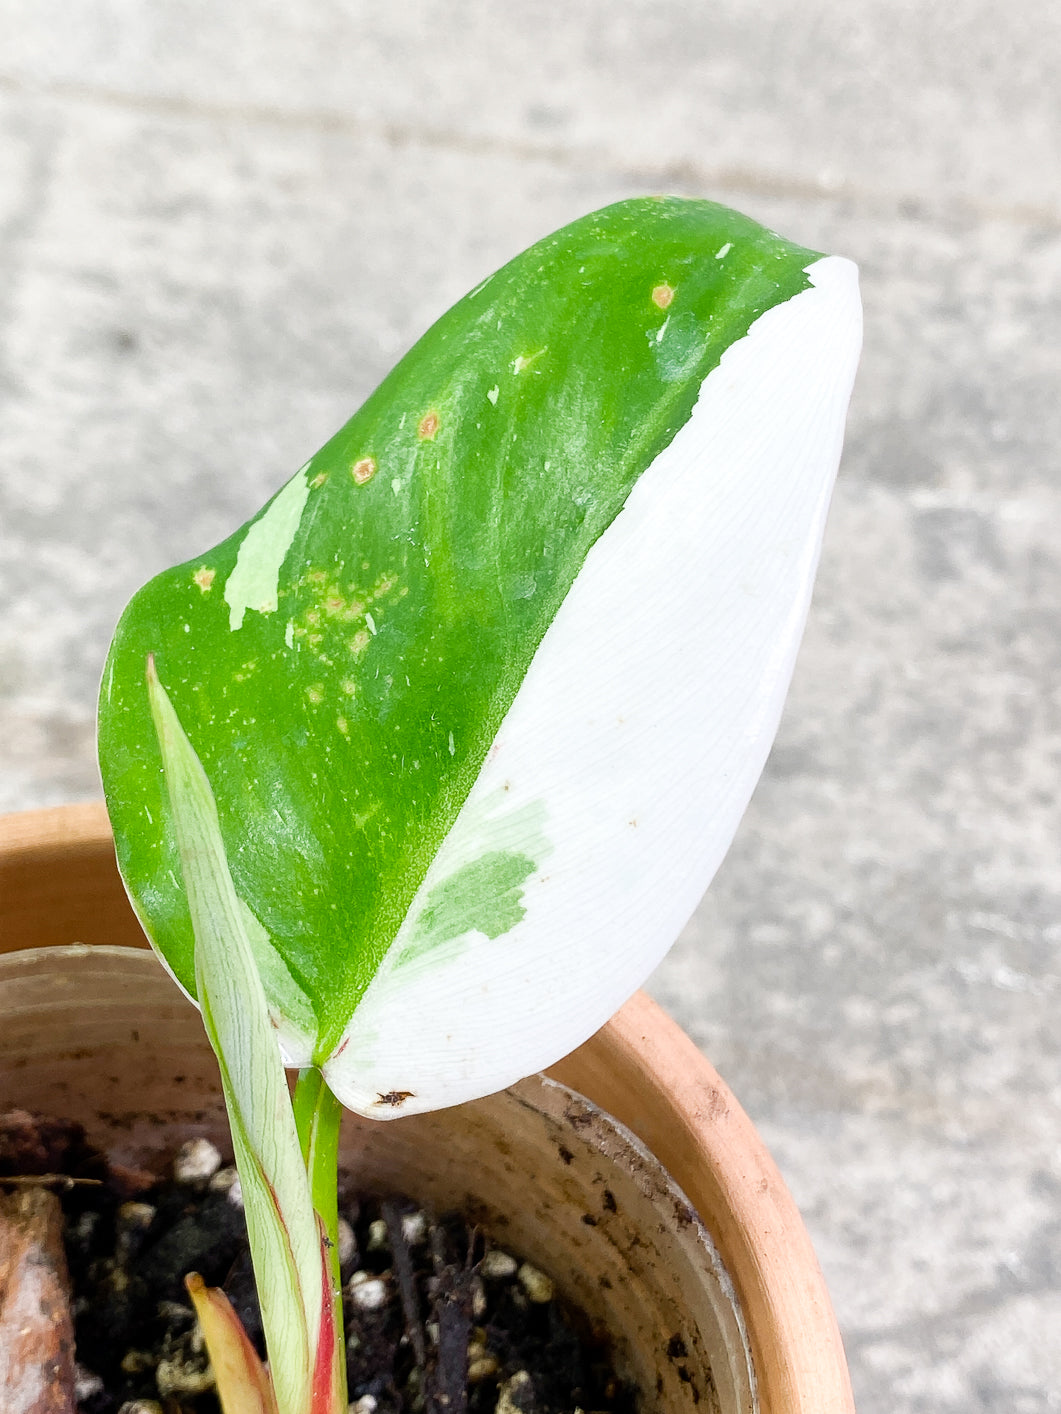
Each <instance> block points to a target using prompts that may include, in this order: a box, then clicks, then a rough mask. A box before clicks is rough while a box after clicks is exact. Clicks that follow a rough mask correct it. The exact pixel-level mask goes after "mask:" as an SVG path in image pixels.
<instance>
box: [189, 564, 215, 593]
mask: <svg viewBox="0 0 1061 1414" xmlns="http://www.w3.org/2000/svg"><path fill="white" fill-rule="evenodd" d="M216 574H217V570H212V569H208V568H207V566H206V565H202V566H201V567H200V568H199V569H197V570H196V571H195V573H194V574H193V575H192V583H193V584H197V585H198V586H199V591H200V593H202V594H207V593H209V591H210V586H211V585H212V584H213V582H214V578H215V576H216Z"/></svg>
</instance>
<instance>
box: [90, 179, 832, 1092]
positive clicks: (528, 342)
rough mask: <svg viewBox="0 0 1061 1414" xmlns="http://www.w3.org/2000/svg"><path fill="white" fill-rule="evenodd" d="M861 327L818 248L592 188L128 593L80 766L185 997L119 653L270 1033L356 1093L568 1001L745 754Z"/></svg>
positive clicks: (155, 801)
mask: <svg viewBox="0 0 1061 1414" xmlns="http://www.w3.org/2000/svg"><path fill="white" fill-rule="evenodd" d="M859 338H860V317H859V305H858V295H857V282H856V278H855V272H854V267H853V266H851V265H850V264H849V263H848V262H846V261H842V260H838V259H836V258H831V257H821V256H819V255H816V254H815V253H814V252H812V251H808V250H804V249H802V248H800V247H797V246H794V245H792V244H791V243H789V242H786V241H784V240H782V239H781V238H780V237H778V236H776V235H774V234H773V233H771V232H768V231H765V230H763V229H762V228H761V227H759V226H757V225H755V224H754V223H753V222H751V221H748V220H747V219H746V218H744V217H741V216H738V215H736V214H735V213H733V212H730V211H726V210H725V209H724V208H721V207H717V206H713V205H711V204H710V203H706V202H693V201H682V200H678V199H670V198H665V199H658V200H655V199H654V200H644V201H636V202H626V203H622V204H621V205H619V206H616V207H611V208H608V209H607V210H605V211H603V212H599V213H597V214H596V215H594V216H591V217H587V218H585V219H584V220H583V221H580V222H576V223H575V224H574V225H573V226H570V227H567V228H566V229H565V230H563V231H561V232H559V233H557V234H556V235H554V236H552V237H549V238H548V239H547V240H545V241H542V242H540V243H539V244H538V245H537V246H535V247H532V248H531V250H529V251H527V252H525V253H524V254H523V255H522V256H520V257H518V258H517V259H516V260H515V261H513V262H512V263H511V264H510V265H508V266H506V267H505V268H504V269H503V270H501V271H499V272H498V273H497V274H496V275H494V276H493V277H491V278H490V279H489V280H487V281H485V282H484V283H483V284H482V285H480V286H479V287H478V288H477V289H476V290H474V291H472V293H471V294H470V295H469V296H467V297H466V298H465V299H464V300H462V301H461V302H460V303H459V304H458V305H456V306H455V307H454V309H452V310H451V311H450V312H449V314H447V315H446V316H444V318H443V319H442V320H440V321H439V323H438V324H436V325H435V326H434V328H432V329H431V330H430V331H429V332H428V333H427V334H426V335H425V336H424V338H423V339H422V340H421V341H420V343H419V344H418V345H417V346H416V347H415V348H414V349H413V350H412V351H411V352H410V353H409V354H408V355H407V356H406V358H405V359H403V360H402V362H401V363H400V364H399V365H398V366H397V368H396V369H395V370H394V371H393V373H392V374H391V375H390V376H389V377H388V378H387V379H386V380H385V381H384V383H383V384H382V385H381V386H380V388H379V389H377V390H376V392H375V393H374V394H373V395H372V396H371V397H370V398H369V400H368V401H367V403H366V404H365V405H364V407H363V408H362V409H361V410H360V412H358V413H357V414H356V415H355V417H354V418H353V419H351V421H350V422H349V423H348V424H347V425H346V426H345V427H344V428H343V429H342V430H341V431H340V432H339V433H338V434H337V435H336V436H335V437H334V438H333V439H332V440H331V442H329V443H328V444H327V445H326V446H325V447H324V448H323V449H322V450H321V451H320V452H319V453H318V454H317V455H316V456H315V457H313V458H312V459H311V461H310V462H309V463H307V465H306V466H305V467H303V468H302V470H301V471H300V472H299V473H298V474H297V475H296V477H295V478H294V479H293V481H292V482H290V483H289V484H288V486H287V487H286V488H284V490H282V491H281V492H280V493H279V494H278V496H276V497H275V498H274V499H273V501H272V502H271V503H270V504H269V505H268V506H267V507H266V508H265V509H264V510H263V512H262V513H261V515H260V516H259V517H257V518H256V519H255V520H254V521H252V522H251V523H250V525H249V526H246V527H244V528H243V529H242V530H240V531H238V532H237V533H236V534H235V535H233V536H232V537H231V538H230V539H228V540H226V541H224V542H223V543H222V544H221V545H219V546H217V547H216V548H215V549H214V550H212V551H209V552H208V553H206V554H205V555H203V556H202V557H201V559H199V560H196V561H193V562H189V563H188V564H185V565H182V566H178V567H177V568H176V569H174V570H171V571H168V572H167V573H166V574H163V575H160V576H159V577H158V578H157V579H155V580H153V581H152V582H151V583H150V584H149V585H148V586H146V587H145V589H143V590H142V591H141V592H140V593H139V594H138V595H137V596H136V598H134V600H133V601H132V603H131V604H130V606H129V608H128V609H127V610H126V613H125V615H124V617H123V619H122V622H121V624H120V625H119V629H118V632H117V634H116V637H115V642H114V645H113V647H112V652H111V658H110V661H109V664H108V669H107V673H106V675H105V678H104V689H103V693H102V698H101V717H100V740H101V755H102V760H103V767H104V780H105V786H106V790H107V796H108V802H109V805H110V808H111V814H112V819H113V821H114V825H115V834H116V839H117V842H118V851H119V859H120V862H121V865H122V869H123V873H124V876H125V878H126V882H127V884H128V887H129V889H130V893H131V895H132V897H133V899H134V902H135V904H136V906H137V908H138V910H139V912H140V914H141V917H142V919H143V921H144V923H145V926H146V927H147V930H148V932H149V934H150V935H151V937H152V939H153V940H154V942H155V944H156V946H157V947H158V948H159V949H160V950H161V951H162V953H163V954H164V956H165V958H166V959H167V962H168V965H169V966H170V967H171V968H172V970H173V972H174V974H175V975H176V976H177V977H178V979H179V980H180V981H181V983H182V985H184V986H185V988H186V989H187V990H188V991H189V992H190V993H194V992H195V976H194V964H193V945H192V937H191V927H190V921H189V916H188V906H187V902H186V900H185V899H184V896H183V892H182V890H181V888H180V886H179V877H178V873H179V871H177V870H176V869H175V867H174V866H175V860H176V846H175V841H174V833H173V828H172V822H171V819H170V816H169V812H168V807H167V805H166V802H165V799H164V797H163V794H162V792H161V789H160V782H159V778H158V770H157V752H156V750H155V746H154V742H153V734H152V733H151V732H150V730H149V729H148V730H147V731H145V724H146V720H145V714H146V703H145V699H144V691H143V686H142V681H143V680H142V672H143V661H144V656H145V655H146V654H147V653H148V652H151V651H154V652H155V654H156V657H157V660H158V662H159V666H160V672H161V673H162V676H163V677H164V679H165V681H166V684H167V687H168V688H169V690H170V692H171V695H172V696H173V699H174V703H175V705H176V707H177V711H178V713H179V716H180V719H181V721H182V722H183V724H184V726H185V728H186V730H187V732H188V735H189V737H190V738H191V740H192V742H193V743H194V745H195V749H196V751H197V752H198V754H199V756H200V758H201V760H202V762H203V766H204V768H205V771H206V774H207V776H208V778H209V780H210V782H211V784H212V786H213V789H214V793H215V795H216V797H217V801H218V808H219V815H220V821H221V831H222V835H223V838H224V842H225V849H226V853H227V857H228V862H229V865H230V868H231V872H232V878H233V881H234V886H235V889H236V891H237V893H238V895H239V897H240V899H241V901H242V904H243V906H244V907H245V908H246V910H248V911H249V913H250V914H251V915H252V916H253V918H254V919H256V920H257V923H258V925H259V928H260V936H259V938H258V944H257V952H258V955H259V958H260V959H262V958H264V956H265V954H267V953H269V950H270V949H271V951H272V953H273V954H275V961H274V962H273V963H271V964H270V965H267V966H265V967H264V969H263V971H264V974H265V976H266V978H267V987H268V990H269V1003H270V1008H271V1013H272V1015H273V1018H274V1021H275V1023H276V1025H277V1027H278V1029H279V1031H280V1033H281V1035H282V1038H283V1043H284V1046H285V1049H286V1051H287V1054H288V1058H289V1059H290V1060H292V1061H296V1062H304V1061H307V1060H310V1059H312V1060H314V1061H316V1062H318V1063H320V1064H321V1065H322V1066H323V1068H324V1070H325V1074H326V1076H327V1079H328V1082H329V1084H330V1085H331V1087H332V1088H333V1089H334V1090H335V1092H336V1094H338V1095H339V1097H340V1098H341V1099H342V1100H343V1101H344V1103H346V1104H349V1105H351V1106H352V1107H354V1108H356V1109H359V1110H361V1111H363V1112H364V1113H368V1114H374V1115H377V1116H380V1117H386V1116H388V1115H390V1114H393V1113H395V1112H408V1111H410V1110H414V1109H427V1108H432V1107H435V1106H438V1105H444V1104H451V1103H455V1102H457V1101H459V1100H462V1099H465V1098H469V1097H471V1096H473V1095H477V1094H483V1093H486V1092H488V1091H489V1090H492V1089H496V1088H498V1087H500V1086H501V1085H503V1084H505V1083H508V1082H509V1081H511V1080H514V1079H516V1078H517V1077H519V1076H521V1075H523V1074H526V1073H528V1072H529V1071H531V1070H533V1069H536V1068H538V1067H540V1066H542V1065H544V1064H547V1063H549V1062H550V1061H552V1060H553V1059H555V1058H556V1057H557V1056H558V1055H560V1054H562V1053H563V1052H565V1051H566V1050H569V1049H571V1048H572V1047H573V1046H574V1045H576V1044H578V1042H580V1041H581V1040H582V1039H584V1038H585V1036H587V1035H589V1034H590V1033H591V1032H592V1031H593V1030H594V1029H595V1028H596V1027H597V1026H599V1025H600V1024H601V1023H602V1022H603V1021H604V1020H605V1019H606V1018H607V1016H608V1015H609V1014H610V1013H611V1012H612V1011H613V1010H614V1009H615V1007H616V1006H618V1005H619V1004H620V1003H621V1002H622V1001H623V999H624V998H625V997H626V996H627V995H628V994H629V993H630V992H631V991H632V990H633V989H634V988H635V987H636V986H637V985H638V984H639V983H640V982H641V980H643V978H644V976H645V975H646V974H647V973H648V971H649V970H650V969H651V968H652V967H653V966H654V965H655V963H656V962H657V961H658V960H659V958H660V957H661V956H662V954H663V952H665V951H666V949H667V947H668V946H669V945H670V943H671V942H672V941H673V939H674V937H675V936H676V935H677V933H678V931H679V930H680V928H681V926H682V925H683V924H684V922H685V920H686V919H687V918H688V916H689V914H690V913H691V912H692V909H693V908H694V907H695V905H696V903H697V901H698V899H699V897H700V895H701V894H702V892H703V890H704V888H705V887H706V886H707V883H708V882H709V880H710V878H711V875H712V873H713V872H714V869H715V868H716V867H717V864H718V862H719V861H720V859H721V857H722V855H723V853H724V852H725V849H726V848H727V846H728V844H729V841H730V839H731V837H732V834H733V832H734V830H735V828H736V824H737V821H738V819H739V817H740V814H741V813H742V811H743V809H744V806H745V804H746V803H747V800H748V797H749V796H750V793H751V790H752V788H753V787H754V784H755V781H756V779H757V777H758V774H759V772H760V770H761V767H762V764H763V761H764V760H765V757H766V753H767V751H768V749H769V745H770V742H771V740H772V738H773V734H774V730H775V728H776V723H777V719H778V716H779V713H780V710H781V705H782V702H783V699H784V694H785V690H786V688H787V683H788V679H789V675H790V672H791V667H792V663H793V660H794V656H795V652H796V648H797V645H798V641H799V637H800V633H801V631H802V625H803V621H804V617H805V613H806V608H807V603H808V599H809V594H810V589H811V583H812V580H813V574H814V568H815V564H816V560H817V555H818V548H819V545H820V540H821V534H822V528H823V524H824V517H825V511H826V507H827V503H828V497H829V491H830V488H831V483H832V479H833V476H834V473H835V469H836V464H837V461H838V458H839V452H840V443H841V438H842V430H843V422H844V415H845V411H846V405H847V400H848V396H849V392H850V386H851V380H852V378H853V373H854V367H855V363H856V360H857V354H858V346H859ZM263 950H264V951H263Z"/></svg>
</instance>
